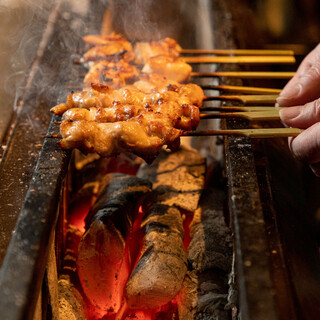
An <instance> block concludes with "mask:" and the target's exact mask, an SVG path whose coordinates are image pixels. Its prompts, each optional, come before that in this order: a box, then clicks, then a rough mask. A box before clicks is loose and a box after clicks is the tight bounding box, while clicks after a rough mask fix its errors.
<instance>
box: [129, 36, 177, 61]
mask: <svg viewBox="0 0 320 320" xmlns="http://www.w3.org/2000/svg"><path fill="white" fill-rule="evenodd" d="M180 51H181V47H180V46H179V45H178V43H177V42H176V41H175V40H174V39H171V38H165V39H162V40H159V41H152V42H138V43H136V44H135V46H134V53H135V56H136V58H135V63H136V64H138V65H139V64H141V65H142V64H145V63H146V62H147V61H148V60H149V59H150V58H151V57H155V56H159V55H162V56H163V55H166V56H170V57H174V58H177V57H178V56H179V54H180V53H179V52H180Z"/></svg>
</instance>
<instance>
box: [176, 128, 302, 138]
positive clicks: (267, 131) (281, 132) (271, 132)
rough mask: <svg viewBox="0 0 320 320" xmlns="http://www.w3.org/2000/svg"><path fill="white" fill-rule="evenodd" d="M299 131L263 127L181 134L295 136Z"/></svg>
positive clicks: (258, 136) (253, 136) (185, 133)
mask: <svg viewBox="0 0 320 320" xmlns="http://www.w3.org/2000/svg"><path fill="white" fill-rule="evenodd" d="M300 133H301V130H300V129H296V128H263V129H231V130H205V131H186V132H184V133H182V136H188V137H190V136H244V137H249V138H285V137H296V136H297V135H299V134H300Z"/></svg>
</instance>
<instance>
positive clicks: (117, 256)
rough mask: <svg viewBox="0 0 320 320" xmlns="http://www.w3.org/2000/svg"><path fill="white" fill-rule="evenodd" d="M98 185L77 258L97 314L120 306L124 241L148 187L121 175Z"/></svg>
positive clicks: (125, 265)
mask: <svg viewBox="0 0 320 320" xmlns="http://www.w3.org/2000/svg"><path fill="white" fill-rule="evenodd" d="M102 185H104V188H103V190H102V191H101V193H100V195H99V197H98V199H97V201H96V203H95V205H94V206H93V208H92V210H91V211H90V213H89V216H90V217H91V221H90V222H89V223H88V226H87V231H86V233H85V235H84V236H83V238H82V240H81V242H80V246H79V251H78V258H77V268H78V274H79V278H80V282H81V285H82V288H83V291H84V292H85V294H86V296H87V297H88V299H89V300H90V302H91V303H92V304H93V305H94V306H96V308H97V310H99V311H100V312H101V316H103V315H104V314H105V313H106V312H108V311H115V312H117V311H118V309H119V308H120V304H121V300H122V293H123V291H124V288H125V282H126V280H127V277H128V272H129V267H128V262H127V261H125V260H124V249H125V240H126V237H127V236H128V233H129V231H130V229H131V226H132V222H133V219H134V217H135V215H136V214H137V212H138V209H139V206H140V205H141V203H142V201H143V199H144V197H145V196H146V194H147V193H148V192H149V191H150V188H151V184H150V183H149V182H148V181H146V180H144V179H139V178H136V177H133V176H128V175H123V174H110V175H107V176H106V178H105V181H103V183H102Z"/></svg>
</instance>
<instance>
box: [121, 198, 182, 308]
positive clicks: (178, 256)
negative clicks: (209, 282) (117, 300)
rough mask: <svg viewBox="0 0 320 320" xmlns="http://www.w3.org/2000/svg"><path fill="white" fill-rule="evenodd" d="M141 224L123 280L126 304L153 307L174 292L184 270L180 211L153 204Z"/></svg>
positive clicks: (169, 297) (168, 299) (167, 298)
mask: <svg viewBox="0 0 320 320" xmlns="http://www.w3.org/2000/svg"><path fill="white" fill-rule="evenodd" d="M142 226H143V228H144V231H145V236H144V240H143V247H142V251H141V256H140V259H139V261H138V263H137V265H136V266H135V268H134V270H133V272H132V273H131V275H130V278H129V280H128V283H127V290H126V292H127V302H128V306H129V307H130V308H142V309H144V308H146V309H154V308H157V307H159V306H161V305H164V304H166V303H168V302H169V301H170V300H172V299H173V298H174V297H175V296H176V295H177V293H178V292H179V290H180V288H181V285H182V281H183V278H184V276H185V273H186V271H187V256H186V252H185V249H184V247H183V227H182V218H181V214H180V211H179V210H178V209H177V208H174V207H170V206H168V205H163V204H155V205H153V206H152V208H151V210H150V211H149V213H148V215H147V217H146V218H145V220H144V221H143V223H142Z"/></svg>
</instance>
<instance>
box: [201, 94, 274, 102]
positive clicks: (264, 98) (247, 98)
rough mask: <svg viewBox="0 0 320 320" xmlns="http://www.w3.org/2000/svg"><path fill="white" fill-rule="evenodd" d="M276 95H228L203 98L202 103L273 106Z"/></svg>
mask: <svg viewBox="0 0 320 320" xmlns="http://www.w3.org/2000/svg"><path fill="white" fill-rule="evenodd" d="M277 97H278V95H228V96H209V97H204V101H212V100H235V101H240V102H242V103H243V104H274V103H275V102H276V99H277Z"/></svg>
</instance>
